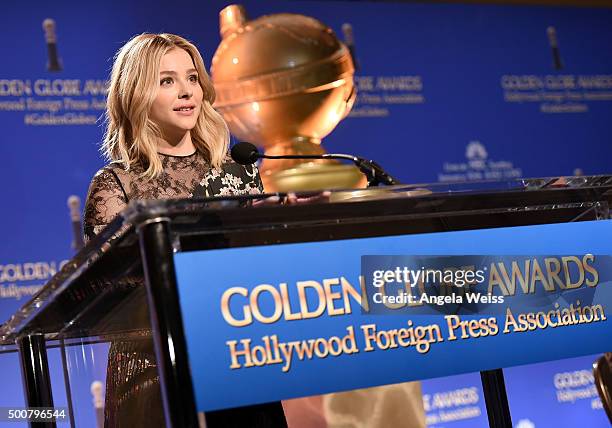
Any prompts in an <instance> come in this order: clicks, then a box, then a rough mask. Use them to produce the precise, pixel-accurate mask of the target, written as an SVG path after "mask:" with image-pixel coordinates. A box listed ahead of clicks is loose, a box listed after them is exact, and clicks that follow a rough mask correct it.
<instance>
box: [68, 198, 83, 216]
mask: <svg viewBox="0 0 612 428" xmlns="http://www.w3.org/2000/svg"><path fill="white" fill-rule="evenodd" d="M68 208H70V218H71V219H72V220H73V221H77V220H80V219H81V198H79V197H78V196H76V195H70V197H69V198H68Z"/></svg>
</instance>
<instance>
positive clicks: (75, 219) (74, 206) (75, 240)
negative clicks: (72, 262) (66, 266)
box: [68, 195, 85, 251]
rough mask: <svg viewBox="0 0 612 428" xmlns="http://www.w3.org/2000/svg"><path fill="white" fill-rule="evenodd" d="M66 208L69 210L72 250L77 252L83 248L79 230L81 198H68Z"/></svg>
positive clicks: (81, 231)
mask: <svg viewBox="0 0 612 428" xmlns="http://www.w3.org/2000/svg"><path fill="white" fill-rule="evenodd" d="M68 208H70V222H71V223H72V248H73V249H74V250H76V251H79V250H80V249H81V248H83V247H84V246H85V242H84V241H83V230H82V228H81V198H79V197H78V196H76V195H72V196H70V197H69V198H68Z"/></svg>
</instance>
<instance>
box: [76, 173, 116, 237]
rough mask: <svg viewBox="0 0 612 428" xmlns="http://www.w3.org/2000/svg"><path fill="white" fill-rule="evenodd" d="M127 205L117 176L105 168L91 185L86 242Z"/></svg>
mask: <svg viewBox="0 0 612 428" xmlns="http://www.w3.org/2000/svg"><path fill="white" fill-rule="evenodd" d="M126 205H127V199H126V197H125V193H124V191H123V188H122V187H121V184H120V183H119V181H118V179H117V177H116V175H115V174H113V172H112V171H110V170H108V169H107V168H103V169H101V170H100V171H98V173H97V174H96V175H95V176H94V178H93V179H92V180H91V184H90V185H89V191H88V192H87V200H86V201H85V213H84V215H83V217H84V218H83V229H84V234H85V240H86V241H88V240H90V239H92V238H93V237H94V236H95V235H96V234H98V233H99V232H100V231H101V230H102V229H103V228H104V227H105V226H106V225H107V224H108V223H110V222H111V220H113V219H114V218H115V216H116V215H117V214H119V212H120V211H121V210H123V208H125V206H126Z"/></svg>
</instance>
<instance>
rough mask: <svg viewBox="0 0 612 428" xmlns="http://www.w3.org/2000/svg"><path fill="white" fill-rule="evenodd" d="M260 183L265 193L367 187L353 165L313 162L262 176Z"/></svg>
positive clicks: (363, 178)
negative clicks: (261, 182)
mask: <svg viewBox="0 0 612 428" xmlns="http://www.w3.org/2000/svg"><path fill="white" fill-rule="evenodd" d="M262 181H263V184H264V188H265V189H266V192H305V191H315V190H328V189H355V188H363V187H365V186H366V185H367V180H366V179H365V177H364V175H363V174H362V173H361V172H360V171H359V169H358V168H357V167H356V166H354V165H341V164H335V163H313V162H307V163H301V164H298V165H295V166H294V167H292V168H288V169H283V170H280V171H278V170H277V171H274V172H271V173H268V174H262Z"/></svg>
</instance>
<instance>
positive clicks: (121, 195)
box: [84, 34, 286, 428]
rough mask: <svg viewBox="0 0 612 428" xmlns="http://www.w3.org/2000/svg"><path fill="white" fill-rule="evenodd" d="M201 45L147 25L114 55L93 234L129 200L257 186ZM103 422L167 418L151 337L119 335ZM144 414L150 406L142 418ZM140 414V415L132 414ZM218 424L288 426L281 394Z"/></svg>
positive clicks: (89, 210) (88, 214)
mask: <svg viewBox="0 0 612 428" xmlns="http://www.w3.org/2000/svg"><path fill="white" fill-rule="evenodd" d="M214 99H215V92H214V89H213V86H212V84H211V82H210V79H209V77H208V74H207V73H206V70H205V68H204V63H203V61H202V57H201V55H200V53H199V52H198V50H197V49H196V47H195V46H194V45H192V44H191V43H189V42H188V41H187V40H185V39H184V38H182V37H179V36H176V35H172V34H141V35H138V36H136V37H134V38H133V39H131V40H130V41H129V42H127V43H126V44H125V45H124V46H123V47H122V48H121V49H120V50H119V52H118V53H117V56H116V58H115V62H114V64H113V69H112V74H111V82H110V88H109V93H108V99H107V111H106V134H105V138H104V142H103V145H102V151H103V153H104V155H105V156H106V158H107V159H108V160H109V161H110V163H109V164H108V165H107V166H105V167H104V168H102V169H101V170H100V171H99V172H98V173H97V174H96V175H95V176H94V178H93V180H92V182H91V185H90V187H89V192H88V195H87V202H86V204H85V218H84V224H85V235H86V237H87V238H91V237H92V236H94V235H95V234H96V233H98V232H99V231H100V230H101V229H102V228H104V226H105V225H107V224H108V223H109V222H110V221H111V220H112V219H113V218H114V217H115V216H116V215H117V214H118V213H119V212H120V211H121V210H122V209H123V208H124V207H125V206H126V204H127V203H128V202H129V201H130V200H133V199H164V198H188V197H210V196H217V195H219V196H221V195H240V194H253V193H261V192H262V191H263V188H262V184H261V179H260V177H259V173H258V171H257V169H256V168H255V167H254V166H247V167H243V166H241V165H238V164H236V163H234V162H233V161H232V160H231V159H230V158H229V157H228V156H227V150H228V144H229V132H228V129H227V126H226V124H225V122H224V121H223V118H222V117H221V116H220V115H219V113H217V112H216V111H215V110H214V109H213V107H212V104H213V102H214ZM106 385H107V392H106V404H105V426H107V427H113V428H115V427H121V426H130V427H134V426H155V427H160V426H163V425H164V423H163V414H162V405H161V395H160V389H159V377H158V375H157V368H156V365H155V354H154V350H153V344H152V342H151V341H150V340H148V341H145V342H137V341H133V342H128V341H125V342H115V343H113V344H112V345H111V350H110V353H109V364H108V369H107V382H106ZM143 415H149V416H148V419H147V420H146V421H145V420H142V418H143ZM134 418H135V419H134ZM206 418H207V424H208V426H209V428H215V427H217V426H227V427H230V426H231V427H235V426H249V427H277V426H286V422H285V418H284V414H283V411H282V407H281V405H280V403H272V404H268V405H261V406H252V407H248V408H242V409H236V410H229V411H220V412H210V413H207V415H206Z"/></svg>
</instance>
